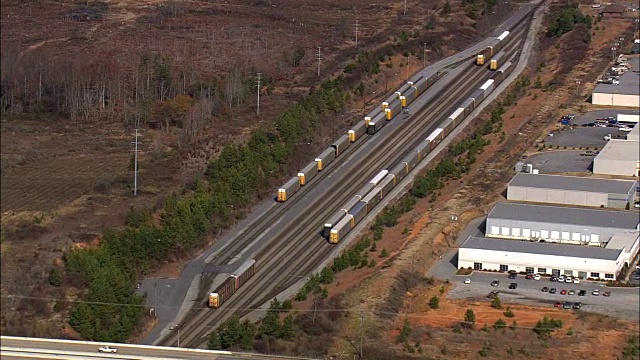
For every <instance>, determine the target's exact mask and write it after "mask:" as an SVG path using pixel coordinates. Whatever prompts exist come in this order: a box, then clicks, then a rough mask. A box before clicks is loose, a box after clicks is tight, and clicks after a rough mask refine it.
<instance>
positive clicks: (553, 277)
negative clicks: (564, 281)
mask: <svg viewBox="0 0 640 360" xmlns="http://www.w3.org/2000/svg"><path fill="white" fill-rule="evenodd" d="M549 281H551V282H556V281H558V277H557V276H552V277H550V278H549Z"/></svg>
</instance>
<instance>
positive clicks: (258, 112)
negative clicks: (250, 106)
mask: <svg viewBox="0 0 640 360" xmlns="http://www.w3.org/2000/svg"><path fill="white" fill-rule="evenodd" d="M261 75H262V74H260V73H258V85H257V86H258V110H257V111H256V112H257V115H260V76H261Z"/></svg>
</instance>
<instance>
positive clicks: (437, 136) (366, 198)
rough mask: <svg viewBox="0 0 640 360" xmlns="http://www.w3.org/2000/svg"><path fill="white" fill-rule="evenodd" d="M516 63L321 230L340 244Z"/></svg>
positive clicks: (501, 71) (503, 69)
mask: <svg viewBox="0 0 640 360" xmlns="http://www.w3.org/2000/svg"><path fill="white" fill-rule="evenodd" d="M512 65H513V64H512V63H511V62H506V63H504V65H502V67H500V68H499V69H497V70H496V72H495V73H494V74H492V76H491V78H490V79H489V80H487V81H486V82H485V83H484V84H482V86H480V88H478V89H477V90H475V91H474V92H472V93H471V95H470V96H469V98H467V99H466V100H464V101H462V102H461V103H460V105H459V106H458V108H457V109H456V110H455V111H454V112H453V113H452V114H451V115H450V116H448V117H447V118H446V119H444V120H443V121H442V123H440V125H439V126H438V128H436V129H435V130H434V131H433V132H431V134H429V136H428V137H427V138H426V139H425V140H424V141H422V142H421V143H420V144H418V146H417V147H416V148H415V149H412V150H410V151H409V152H408V154H407V155H406V156H405V157H404V158H403V159H402V160H401V161H400V162H399V163H398V164H396V165H394V166H392V167H391V170H386V169H385V170H382V171H380V172H379V173H378V174H376V176H375V177H374V178H373V179H371V181H369V182H368V183H367V184H366V185H365V186H364V187H363V188H362V189H361V190H360V191H358V192H357V194H356V195H355V196H354V197H353V198H351V199H350V200H349V201H348V202H347V203H346V204H344V205H343V206H342V207H341V208H340V210H338V211H337V212H336V213H335V214H333V215H332V216H331V218H329V220H328V221H327V222H326V223H325V224H324V229H323V231H322V233H323V235H324V236H325V237H328V239H329V242H330V243H332V244H337V243H338V242H340V240H341V239H343V238H344V237H345V236H346V235H347V234H348V233H349V232H350V231H351V230H352V229H353V228H354V227H355V226H356V225H357V224H358V223H359V222H360V221H361V220H362V219H363V218H364V217H365V216H366V215H367V214H368V213H369V212H371V210H372V209H373V208H374V207H375V206H376V205H377V204H378V203H379V202H380V201H381V200H382V199H383V198H384V197H385V196H387V195H388V194H389V193H390V192H391V191H392V190H393V189H394V188H395V187H396V186H397V185H398V183H399V182H400V181H402V179H404V178H405V177H406V176H407V175H408V174H409V172H410V171H411V170H413V169H414V168H415V167H416V166H417V165H418V163H419V162H420V161H422V160H423V159H424V158H426V157H427V155H428V154H429V153H430V152H431V151H432V150H433V149H434V148H435V147H436V146H438V144H440V142H441V141H442V140H443V139H444V138H445V137H447V135H449V134H450V133H451V132H452V131H453V130H454V129H455V128H456V127H457V126H458V125H460V123H462V121H463V120H464V119H465V118H466V117H467V116H469V114H471V112H472V111H473V110H474V109H475V108H477V107H478V105H479V104H480V103H481V102H482V101H483V100H484V99H486V98H487V97H488V96H489V94H491V92H493V90H494V89H495V88H496V87H497V86H498V85H500V83H502V81H503V80H504V79H505V78H506V77H507V76H508V75H509V73H511V71H513V66H512Z"/></svg>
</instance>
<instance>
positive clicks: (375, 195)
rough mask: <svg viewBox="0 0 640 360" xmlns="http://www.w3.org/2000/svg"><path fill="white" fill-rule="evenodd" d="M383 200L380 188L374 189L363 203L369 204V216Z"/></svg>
mask: <svg viewBox="0 0 640 360" xmlns="http://www.w3.org/2000/svg"><path fill="white" fill-rule="evenodd" d="M380 200H382V192H381V189H380V188H379V187H375V188H373V190H371V192H370V193H368V194H367V196H365V197H364V199H362V201H361V202H363V203H365V204H367V214H368V213H369V212H370V211H371V209H373V208H374V207H375V206H376V205H378V203H379V202H380Z"/></svg>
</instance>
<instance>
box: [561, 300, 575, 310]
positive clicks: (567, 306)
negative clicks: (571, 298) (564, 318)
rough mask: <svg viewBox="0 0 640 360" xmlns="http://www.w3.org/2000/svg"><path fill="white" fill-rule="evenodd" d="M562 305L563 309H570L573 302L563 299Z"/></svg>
mask: <svg viewBox="0 0 640 360" xmlns="http://www.w3.org/2000/svg"><path fill="white" fill-rule="evenodd" d="M562 307H563V308H564V309H571V308H572V307H573V304H572V303H570V302H568V301H565V302H564V304H562Z"/></svg>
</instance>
